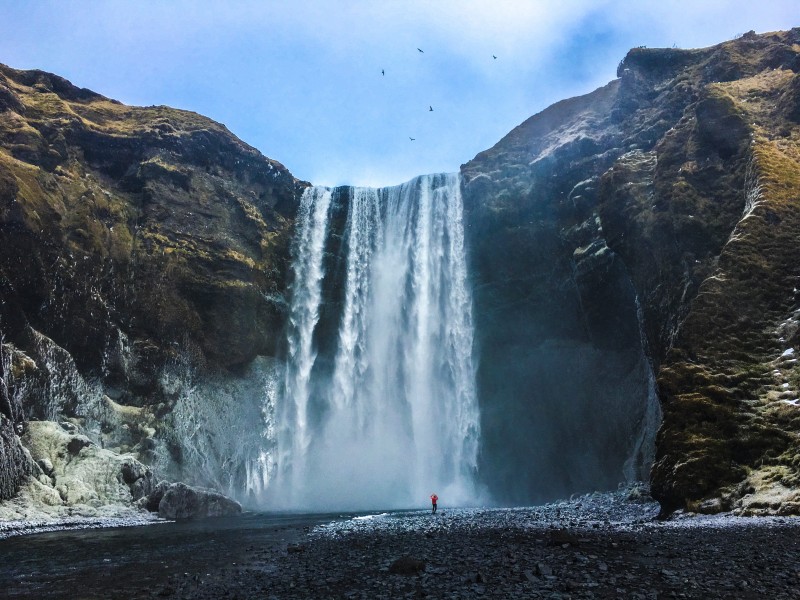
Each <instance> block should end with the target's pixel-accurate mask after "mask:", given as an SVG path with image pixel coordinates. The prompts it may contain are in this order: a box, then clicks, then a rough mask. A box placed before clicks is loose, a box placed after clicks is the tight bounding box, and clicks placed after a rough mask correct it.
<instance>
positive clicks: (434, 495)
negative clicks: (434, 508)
mask: <svg viewBox="0 0 800 600" xmlns="http://www.w3.org/2000/svg"><path fill="white" fill-rule="evenodd" d="M438 499H439V496H437V495H436V494H433V495H432V496H431V502H433V503H434V504H436V501H437V500H438Z"/></svg>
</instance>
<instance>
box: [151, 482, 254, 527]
mask: <svg viewBox="0 0 800 600" xmlns="http://www.w3.org/2000/svg"><path fill="white" fill-rule="evenodd" d="M241 512H242V505H241V504H239V503H238V502H236V501H235V500H231V499H230V498H228V497H227V496H223V495H222V494H220V493H219V492H215V491H214V490H207V489H203V488H195V487H191V486H188V485H186V484H185V483H173V484H172V485H170V486H169V488H167V490H166V491H165V492H164V496H163V497H162V498H161V501H160V502H159V504H158V516H159V517H162V518H164V519H203V518H205V517H227V516H232V515H238V514H239V513H241Z"/></svg>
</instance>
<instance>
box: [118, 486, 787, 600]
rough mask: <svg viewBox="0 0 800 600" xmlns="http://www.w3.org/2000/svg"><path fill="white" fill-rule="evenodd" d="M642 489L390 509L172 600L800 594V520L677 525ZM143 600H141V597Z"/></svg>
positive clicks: (170, 587)
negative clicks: (498, 504)
mask: <svg viewBox="0 0 800 600" xmlns="http://www.w3.org/2000/svg"><path fill="white" fill-rule="evenodd" d="M657 514H658V505H657V504H655V503H654V502H652V501H651V500H649V498H647V496H646V494H645V493H644V491H643V490H642V489H641V488H632V489H631V488H629V489H625V490H620V491H618V492H615V493H605V494H599V493H597V494H591V495H586V496H581V497H579V498H574V499H572V500H570V501H565V502H559V503H553V504H548V505H546V506H541V507H532V508H509V509H478V508H471V509H470V508H463V509H448V508H447V507H446V506H444V505H442V506H440V509H439V512H438V513H437V514H436V515H431V514H430V513H429V512H427V511H409V512H397V513H384V514H379V515H371V516H367V517H359V518H354V519H348V520H343V521H337V522H333V523H328V524H325V525H322V526H317V527H315V528H313V529H311V530H310V531H309V532H307V533H302V532H298V535H297V536H296V537H295V538H294V539H292V541H291V542H287V543H284V544H283V545H272V546H265V547H258V546H254V547H252V548H250V549H249V550H248V555H247V559H246V560H244V561H242V562H240V563H239V564H237V565H230V566H220V568H219V569H218V570H217V571H215V572H213V573H210V574H208V575H207V576H206V577H202V578H201V577H191V576H190V574H184V575H183V576H174V577H172V578H171V579H170V580H169V581H167V582H166V584H165V585H164V586H162V587H159V588H158V589H152V590H150V591H149V593H150V594H151V595H152V596H153V597H171V598H267V599H269V598H348V599H356V598H358V599H360V598H364V599H366V598H437V599H439V598H445V599H447V598H484V597H487V598H488V597H491V598H618V597H624V598H634V599H635V598H641V599H651V598H774V599H779V598H800V566H799V565H800V563H798V558H800V556H799V555H798V550H800V542H798V540H800V519H798V518H794V517H758V518H746V517H733V516H730V515H717V516H711V517H706V516H694V515H678V516H677V517H676V518H673V519H672V520H669V521H658V520H656V516H657ZM134 596H135V594H132V595H131V597H134Z"/></svg>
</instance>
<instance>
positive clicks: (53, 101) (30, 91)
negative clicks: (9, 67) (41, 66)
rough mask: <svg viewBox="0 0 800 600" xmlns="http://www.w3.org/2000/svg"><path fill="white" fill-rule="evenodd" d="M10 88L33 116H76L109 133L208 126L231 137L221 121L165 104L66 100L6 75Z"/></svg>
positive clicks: (164, 130) (168, 131) (97, 99)
mask: <svg viewBox="0 0 800 600" xmlns="http://www.w3.org/2000/svg"><path fill="white" fill-rule="evenodd" d="M8 82H9V84H10V85H11V87H12V89H13V90H14V92H15V93H16V94H17V95H18V96H19V97H20V99H21V100H22V102H23V104H24V105H25V107H26V108H27V109H28V113H27V116H28V117H32V118H34V119H65V120H67V121H69V120H74V119H77V120H79V121H80V122H81V123H82V124H83V125H84V126H86V127H87V128H89V129H94V130H98V131H102V132H104V133H108V134H112V135H123V136H130V135H135V134H138V133H141V132H142V131H143V130H158V131H161V132H163V133H174V132H181V131H197V130H209V131H215V132H219V133H223V134H225V135H227V136H231V137H233V134H231V133H230V131H228V129H227V128H226V127H225V126H224V125H222V124H221V123H217V122H216V121H212V120H211V119H209V118H207V117H204V116H202V115H200V114H197V113H195V112H191V111H188V110H180V109H176V108H170V107H168V106H147V107H138V106H127V105H125V104H120V103H117V102H114V101H113V100H109V99H108V98H103V97H102V96H99V97H97V98H96V99H92V100H89V101H70V100H66V99H64V98H61V97H60V96H58V94H56V93H54V92H50V91H47V90H45V89H42V88H40V87H39V86H32V87H29V86H26V85H23V84H21V83H19V82H18V81H15V80H13V79H8Z"/></svg>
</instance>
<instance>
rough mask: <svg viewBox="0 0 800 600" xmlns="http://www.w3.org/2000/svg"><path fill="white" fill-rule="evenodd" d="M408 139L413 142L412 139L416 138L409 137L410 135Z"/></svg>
mask: <svg viewBox="0 0 800 600" xmlns="http://www.w3.org/2000/svg"><path fill="white" fill-rule="evenodd" d="M408 139H410V140H411V141H412V142H413V141H414V140H415V139H417V138H412V137H410V136H409V138H408Z"/></svg>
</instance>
